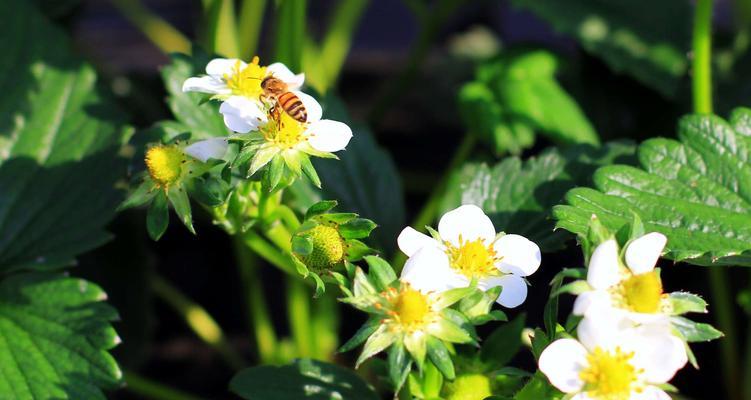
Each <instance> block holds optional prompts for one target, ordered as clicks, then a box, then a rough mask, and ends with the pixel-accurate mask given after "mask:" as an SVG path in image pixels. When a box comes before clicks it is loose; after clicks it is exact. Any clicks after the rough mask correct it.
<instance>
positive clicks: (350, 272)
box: [344, 260, 357, 280]
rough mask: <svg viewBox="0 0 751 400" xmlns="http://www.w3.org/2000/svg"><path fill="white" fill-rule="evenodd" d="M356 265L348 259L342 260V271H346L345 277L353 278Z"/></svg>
mask: <svg viewBox="0 0 751 400" xmlns="http://www.w3.org/2000/svg"><path fill="white" fill-rule="evenodd" d="M356 269H357V265H355V264H353V263H351V262H350V261H349V260H344V271H346V272H347V277H348V278H349V279H350V280H352V279H354V278H355V270H356Z"/></svg>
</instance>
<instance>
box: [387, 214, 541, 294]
mask: <svg viewBox="0 0 751 400" xmlns="http://www.w3.org/2000/svg"><path fill="white" fill-rule="evenodd" d="M438 233H439V234H440V240H437V239H433V238H431V237H429V236H427V235H424V234H422V233H420V232H417V231H416V230H414V229H412V228H410V227H407V228H404V230H403V231H402V233H401V234H400V235H399V238H398V239H397V241H398V243H399V248H400V249H401V250H402V251H403V252H404V253H405V254H406V255H407V256H408V257H409V259H408V260H407V263H406V264H405V265H404V269H403V270H402V275H401V279H402V280H404V281H407V282H409V283H410V284H412V286H413V287H415V288H417V289H419V290H423V291H445V290H448V289H451V288H457V287H465V286H468V285H469V284H470V282H471V281H472V280H473V279H476V280H477V285H478V287H479V288H480V289H482V290H488V289H490V288H493V287H496V286H502V287H503V289H502V291H501V295H500V296H499V297H498V300H497V301H498V303H499V304H501V305H502V306H505V307H516V306H518V305H520V304H521V303H523V302H524V299H526V298H527V282H526V281H525V280H524V278H523V277H525V276H528V275H531V274H533V273H534V272H535V271H537V268H538V267H539V266H540V248H539V247H538V246H537V245H536V244H535V243H533V242H531V241H530V240H528V239H527V238H525V237H524V236H520V235H499V236H496V233H495V228H494V227H493V223H492V222H491V221H490V218H488V216H487V215H485V213H484V212H483V211H482V209H480V208H479V207H477V206H475V205H463V206H461V207H459V208H457V209H455V210H452V211H449V212H447V213H446V214H445V215H444V216H443V217H442V218H441V220H440V222H439V223H438Z"/></svg>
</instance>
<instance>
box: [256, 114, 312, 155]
mask: <svg viewBox="0 0 751 400" xmlns="http://www.w3.org/2000/svg"><path fill="white" fill-rule="evenodd" d="M303 132H305V124H304V123H301V122H299V121H296V120H295V119H294V118H292V117H290V116H289V115H287V113H286V112H283V111H281V112H280V113H279V121H276V120H274V119H273V118H271V119H270V120H269V122H268V123H267V124H266V125H265V126H264V127H262V128H261V133H262V134H263V137H264V138H265V139H266V141H267V142H270V143H273V144H274V145H276V146H277V147H279V148H280V149H282V150H289V149H293V148H294V147H295V146H297V145H298V144H300V142H302V141H304V140H305V136H304V135H303Z"/></svg>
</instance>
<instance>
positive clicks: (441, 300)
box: [435, 287, 477, 309]
mask: <svg viewBox="0 0 751 400" xmlns="http://www.w3.org/2000/svg"><path fill="white" fill-rule="evenodd" d="M475 290H477V289H475V288H474V287H464V288H455V289H449V290H447V291H445V292H443V293H441V295H440V296H439V297H438V299H437V300H436V301H435V307H437V308H438V309H443V308H446V307H451V306H452V305H454V303H456V302H458V301H459V300H461V299H463V298H465V297H467V296H468V295H470V294H471V293H472V292H474V291H475Z"/></svg>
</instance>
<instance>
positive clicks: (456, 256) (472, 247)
mask: <svg viewBox="0 0 751 400" xmlns="http://www.w3.org/2000/svg"><path fill="white" fill-rule="evenodd" d="M446 254H448V256H449V262H450V264H451V267H452V268H454V269H455V270H457V271H458V272H459V273H461V274H462V275H464V276H466V277H467V278H470V279H472V278H484V277H489V276H494V275H498V274H499V273H500V272H499V271H498V268H496V267H495V264H496V263H497V262H498V261H499V260H500V259H501V257H499V256H498V254H497V253H496V251H495V249H493V247H492V246H487V245H486V244H485V242H484V241H483V240H482V239H477V240H473V241H464V239H462V237H461V235H459V247H454V246H453V245H452V244H451V243H448V242H446Z"/></svg>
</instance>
